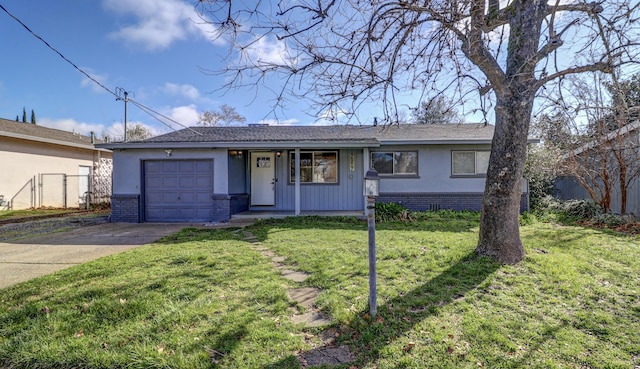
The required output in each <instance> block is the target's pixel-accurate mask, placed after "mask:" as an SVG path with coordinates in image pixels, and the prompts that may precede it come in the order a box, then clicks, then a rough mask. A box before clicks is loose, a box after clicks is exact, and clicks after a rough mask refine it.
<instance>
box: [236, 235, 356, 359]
mask: <svg viewBox="0 0 640 369" xmlns="http://www.w3.org/2000/svg"><path fill="white" fill-rule="evenodd" d="M236 232H237V233H238V234H239V233H240V232H242V236H244V240H245V241H247V242H249V243H252V244H255V247H254V249H255V250H257V251H259V252H260V253H261V254H262V256H264V257H265V258H268V259H269V260H270V261H271V263H272V264H273V266H274V268H276V269H278V270H280V273H281V274H282V277H283V278H286V279H288V280H290V281H293V282H296V283H302V282H304V281H306V280H307V278H308V277H309V274H308V273H305V272H301V271H298V270H292V269H287V268H290V266H288V265H287V264H286V261H287V259H286V258H285V257H283V256H279V255H277V254H276V253H275V252H273V251H272V250H270V249H269V248H267V247H264V246H262V245H261V244H260V240H259V239H258V238H257V237H256V236H254V235H253V234H252V233H251V232H249V231H247V230H244V229H239V230H238V231H236ZM319 294H320V289H318V288H313V287H299V288H292V289H289V290H288V291H287V295H288V296H289V299H291V300H292V301H295V302H297V303H298V305H300V307H302V309H303V312H302V313H300V312H299V311H298V310H297V309H295V310H294V314H293V315H292V317H291V321H292V322H294V323H296V324H304V326H305V327H322V326H327V325H330V324H331V323H332V321H331V319H330V318H329V317H327V316H325V315H324V314H322V312H320V311H319V310H318V309H317V308H316V306H315V302H316V299H317V298H318V295H319ZM336 336H337V333H336V329H335V328H329V329H327V330H325V331H324V332H322V333H320V334H319V335H318V338H319V339H320V340H321V342H322V345H321V346H319V347H316V348H314V349H312V350H309V351H305V352H301V353H300V354H299V355H298V360H299V361H300V364H301V365H302V367H303V368H307V367H309V366H320V365H340V364H347V363H350V362H352V361H354V360H355V357H354V355H353V354H352V353H351V352H350V351H349V348H348V347H347V346H336V344H335V338H336Z"/></svg>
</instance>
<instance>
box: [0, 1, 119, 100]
mask: <svg viewBox="0 0 640 369" xmlns="http://www.w3.org/2000/svg"><path fill="white" fill-rule="evenodd" d="M0 9H2V10H3V11H4V12H5V13H7V14H8V15H9V16H10V17H11V18H13V19H15V21H16V22H18V23H20V25H21V26H22V27H24V28H25V29H26V30H27V31H29V33H31V34H32V35H33V36H34V37H35V38H37V39H38V40H40V41H42V42H43V43H44V44H45V45H47V47H48V48H49V49H51V50H52V51H53V52H55V53H56V54H58V55H60V57H61V58H62V59H64V60H65V61H66V62H67V63H69V64H71V66H73V67H74V68H75V69H77V70H78V71H79V72H80V73H82V74H84V76H85V77H87V78H89V79H90V80H92V81H93V82H94V83H96V84H97V85H98V86H100V87H102V88H103V89H104V90H105V91H107V92H108V93H110V94H112V95H113V96H116V97H117V95H116V93H115V92H113V91H111V90H110V89H109V88H107V87H106V86H105V85H103V84H102V83H100V82H99V81H98V80H97V79H95V78H93V77H92V76H91V75H89V73H87V72H85V71H84V70H82V69H81V68H80V67H78V66H77V65H76V64H75V63H74V62H72V61H71V60H69V59H68V58H67V57H66V56H64V55H62V53H61V52H60V51H58V50H57V49H56V48H55V47H53V46H51V45H50V44H49V43H48V42H47V41H45V40H44V39H43V38H42V37H40V36H39V35H38V34H36V33H35V32H33V31H32V30H31V28H29V27H28V26H27V25H26V24H24V23H22V21H21V20H20V19H18V17H16V16H15V15H13V14H11V12H10V11H8V10H7V9H6V8H5V7H4V6H3V5H2V4H0Z"/></svg>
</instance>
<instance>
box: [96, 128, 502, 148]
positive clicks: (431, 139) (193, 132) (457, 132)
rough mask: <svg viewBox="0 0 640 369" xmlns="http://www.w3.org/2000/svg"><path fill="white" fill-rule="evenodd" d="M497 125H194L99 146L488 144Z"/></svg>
mask: <svg viewBox="0 0 640 369" xmlns="http://www.w3.org/2000/svg"><path fill="white" fill-rule="evenodd" d="M493 131H494V127H493V126H492V125H485V124H439V125H432V124H429V125H421V124H402V125H392V126H354V125H334V126H243V127H192V128H185V129H182V130H179V131H176V132H171V133H167V134H164V135H160V136H156V137H152V138H149V139H147V140H144V141H140V142H126V143H110V144H103V145H100V147H109V148H127V147H130V148H144V147H156V146H158V147H159V146H160V145H166V144H171V145H173V146H179V147H205V146H206V145H212V146H217V147H224V146H227V147H233V146H237V147H241V146H246V147H284V146H287V145H288V146H291V145H295V144H298V145H300V144H303V145H304V146H311V145H316V146H327V145H331V146H340V145H343V146H350V147H355V146H362V147H365V146H377V145H380V144H385V143H386V144H424V143H430V144H464V143H474V144H483V143H484V144H489V143H491V139H492V138H493Z"/></svg>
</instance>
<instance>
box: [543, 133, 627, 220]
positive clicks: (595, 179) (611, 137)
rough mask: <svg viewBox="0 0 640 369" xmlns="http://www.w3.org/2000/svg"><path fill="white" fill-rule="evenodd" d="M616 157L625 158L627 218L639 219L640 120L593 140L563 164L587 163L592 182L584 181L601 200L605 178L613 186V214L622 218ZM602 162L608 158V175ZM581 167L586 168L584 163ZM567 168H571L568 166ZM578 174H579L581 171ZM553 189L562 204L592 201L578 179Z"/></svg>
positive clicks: (558, 181) (559, 183)
mask: <svg viewBox="0 0 640 369" xmlns="http://www.w3.org/2000/svg"><path fill="white" fill-rule="evenodd" d="M614 155H616V156H618V157H619V158H624V159H623V160H622V161H623V162H624V163H625V165H626V166H627V168H626V169H627V174H626V179H627V181H629V182H630V183H629V186H628V188H627V199H626V214H630V215H634V216H636V217H638V216H640V120H636V121H634V122H632V123H629V124H627V125H625V126H622V127H621V128H619V129H616V130H614V131H611V132H609V133H608V134H606V135H603V137H602V138H600V139H594V140H593V141H591V142H589V143H587V144H585V145H583V146H581V147H579V148H578V149H576V150H574V151H573V152H571V153H568V154H566V155H565V156H564V158H563V160H565V161H568V160H569V159H571V160H574V161H582V160H584V161H587V162H588V163H589V164H588V165H589V173H590V174H591V178H586V179H585V180H586V181H587V183H596V185H594V186H592V188H593V189H596V193H597V195H600V196H602V195H603V194H604V192H605V191H604V190H603V187H604V186H603V185H602V184H603V181H602V178H603V176H604V175H605V174H606V176H607V177H608V178H609V179H610V180H611V181H612V183H613V186H612V188H611V192H610V195H611V205H610V207H611V209H610V210H611V211H612V212H614V213H617V214H619V213H621V210H622V194H621V191H620V182H619V175H618V173H619V171H620V168H619V165H618V163H619V162H618V160H616V158H615V157H614ZM603 158H608V160H606V165H607V168H608V169H607V170H605V171H603V170H602V168H603V167H602V166H601V163H602V162H603V161H604V160H603ZM580 165H585V164H584V163H581V164H580ZM568 166H571V165H570V164H568ZM583 171H584V170H583ZM577 172H578V173H579V172H580V170H578V171H577ZM554 186H555V188H554V192H555V196H556V197H557V198H559V199H561V200H587V199H590V200H593V199H591V196H589V193H588V192H587V190H586V189H585V188H584V187H582V185H581V184H580V183H579V181H578V180H577V179H576V176H575V175H573V176H571V175H567V176H563V177H560V178H558V179H556V182H555V184H554Z"/></svg>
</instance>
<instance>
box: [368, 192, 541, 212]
mask: <svg viewBox="0 0 640 369" xmlns="http://www.w3.org/2000/svg"><path fill="white" fill-rule="evenodd" d="M482 197H483V194H482V193H481V192H478V193H429V192H425V193H381V194H380V196H378V197H377V198H376V201H377V202H395V203H397V204H400V205H402V206H404V207H405V208H407V209H409V210H413V211H435V210H441V209H443V210H444V209H447V210H470V211H480V210H481V209H482ZM528 210H529V194H528V193H523V194H522V197H521V198H520V211H521V212H523V211H528Z"/></svg>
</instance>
